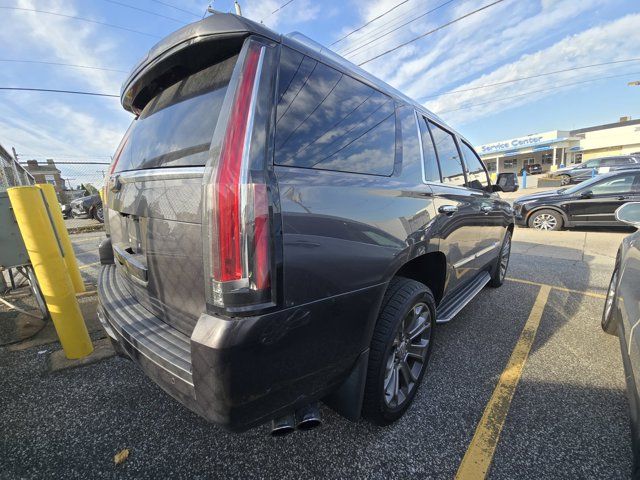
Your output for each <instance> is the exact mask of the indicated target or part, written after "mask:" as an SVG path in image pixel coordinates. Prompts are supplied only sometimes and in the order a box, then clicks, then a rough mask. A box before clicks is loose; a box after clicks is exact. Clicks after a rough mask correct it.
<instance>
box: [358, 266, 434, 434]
mask: <svg viewBox="0 0 640 480" xmlns="http://www.w3.org/2000/svg"><path fill="white" fill-rule="evenodd" d="M435 318H436V304H435V300H434V297H433V294H432V293H431V290H429V288H427V286H426V285H423V284H422V283H420V282H416V281H415V280H410V279H408V278H404V277H395V278H393V279H392V280H391V282H390V283H389V287H388V288H387V292H386V293H385V296H384V299H383V301H382V306H381V307H380V315H379V316H378V321H377V323H376V326H375V330H374V332H373V338H372V339H371V348H370V351H369V365H368V367H367V368H368V369H367V381H366V385H365V392H364V400H363V405H362V415H363V416H364V417H365V418H367V419H368V420H369V421H371V422H372V423H375V424H376V425H389V424H390V423H392V422H394V421H396V420H398V419H399V418H400V417H401V416H402V415H403V414H404V412H405V411H406V410H407V409H408V408H409V406H410V405H411V403H412V401H413V398H414V397H415V395H416V392H417V390H418V387H419V386H420V382H421V381H422V377H423V376H424V373H425V371H426V369H427V366H428V363H429V357H430V356H431V350H432V346H433V338H434V337H433V335H434V330H435ZM407 321H408V322H409V323H407ZM415 332H420V333H417V334H416V335H415V337H411V335H410V333H415ZM410 337H411V338H410ZM418 356H420V357H421V359H422V360H419V359H418V358H417V357H418ZM403 364H404V365H406V368H407V369H408V370H407V369H405V368H404V366H403ZM385 386H386V387H387V388H386V389H385ZM387 390H388V391H389V392H391V393H389V392H388V391H387ZM394 391H395V397H394V393H393V392H394Z"/></svg>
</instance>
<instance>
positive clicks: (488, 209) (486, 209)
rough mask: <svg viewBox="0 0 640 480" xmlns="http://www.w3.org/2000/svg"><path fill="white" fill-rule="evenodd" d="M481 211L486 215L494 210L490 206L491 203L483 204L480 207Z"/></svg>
mask: <svg viewBox="0 0 640 480" xmlns="http://www.w3.org/2000/svg"><path fill="white" fill-rule="evenodd" d="M480 211H481V212H482V213H484V214H485V215H486V214H487V213H489V212H491V211H493V207H490V206H489V205H483V206H481V207H480Z"/></svg>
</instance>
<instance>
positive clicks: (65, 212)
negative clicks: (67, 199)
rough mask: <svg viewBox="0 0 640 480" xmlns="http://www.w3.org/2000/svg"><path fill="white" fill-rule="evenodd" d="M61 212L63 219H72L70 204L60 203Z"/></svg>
mask: <svg viewBox="0 0 640 480" xmlns="http://www.w3.org/2000/svg"><path fill="white" fill-rule="evenodd" d="M60 211H61V212H62V218H71V204H70V203H60Z"/></svg>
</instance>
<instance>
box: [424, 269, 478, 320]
mask: <svg viewBox="0 0 640 480" xmlns="http://www.w3.org/2000/svg"><path fill="white" fill-rule="evenodd" d="M489 280H491V275H490V274H489V272H482V273H480V274H479V275H477V276H476V277H475V278H474V279H473V280H471V281H470V282H469V283H468V284H467V285H465V286H464V287H463V288H462V289H460V290H459V291H458V292H456V293H455V295H453V296H452V297H451V298H448V299H446V300H445V301H444V302H442V303H441V304H440V305H439V306H438V310H437V312H436V317H437V318H436V323H446V322H448V321H449V320H451V319H452V318H453V317H455V316H456V314H457V313H458V312H459V311H460V310H462V309H463V308H464V307H465V305H466V304H467V303H469V302H470V301H471V300H473V298H474V297H475V296H476V295H477V294H478V293H479V292H480V290H482V289H483V288H484V286H485V285H486V284H487V283H489Z"/></svg>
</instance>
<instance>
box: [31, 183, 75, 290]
mask: <svg viewBox="0 0 640 480" xmlns="http://www.w3.org/2000/svg"><path fill="white" fill-rule="evenodd" d="M36 187H38V188H39V189H40V190H42V193H43V194H44V199H45V201H46V202H47V204H48V205H49V213H50V214H51V220H53V226H54V227H55V229H56V233H57V234H58V240H60V244H61V246H62V252H63V253H64V263H65V264H66V265H67V271H68V272H69V277H70V278H71V283H72V284H73V289H74V290H75V292H76V293H82V292H84V291H85V290H86V289H85V288H84V282H83V281H82V275H81V274H80V269H79V268H78V262H77V260H76V255H75V253H74V252H73V245H71V239H70V238H69V232H67V227H66V226H65V224H64V218H62V212H61V211H60V207H59V206H58V198H57V197H56V190H55V189H54V188H53V185H49V184H48V183H42V184H39V185H36Z"/></svg>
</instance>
